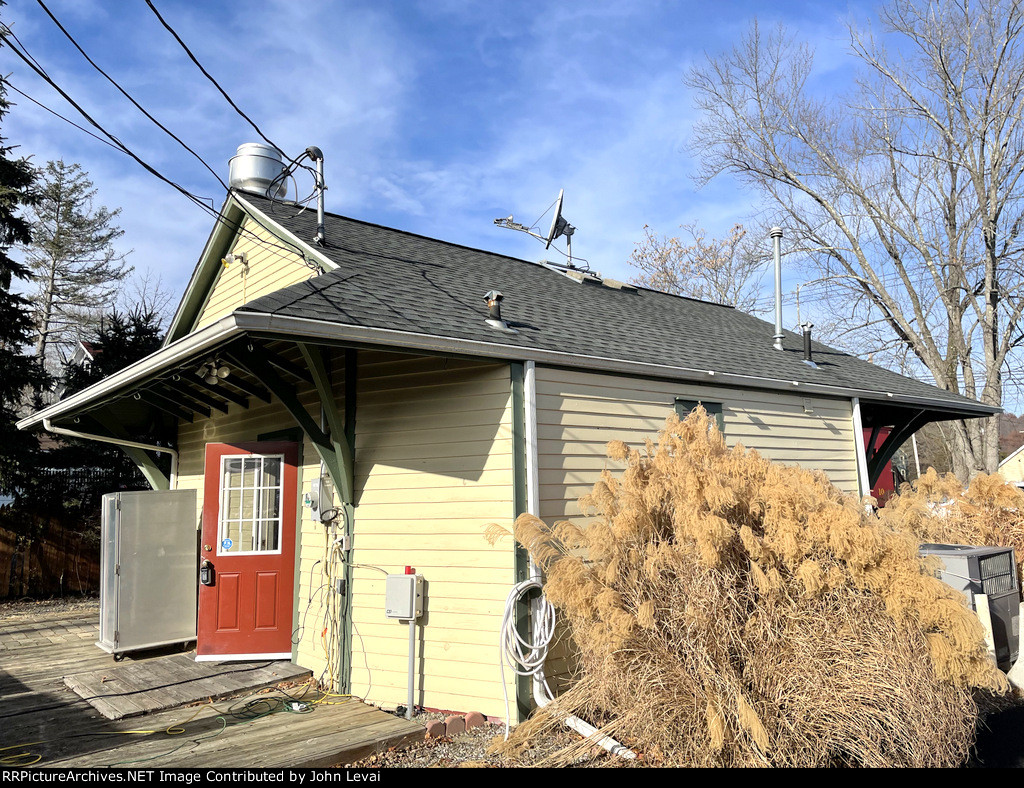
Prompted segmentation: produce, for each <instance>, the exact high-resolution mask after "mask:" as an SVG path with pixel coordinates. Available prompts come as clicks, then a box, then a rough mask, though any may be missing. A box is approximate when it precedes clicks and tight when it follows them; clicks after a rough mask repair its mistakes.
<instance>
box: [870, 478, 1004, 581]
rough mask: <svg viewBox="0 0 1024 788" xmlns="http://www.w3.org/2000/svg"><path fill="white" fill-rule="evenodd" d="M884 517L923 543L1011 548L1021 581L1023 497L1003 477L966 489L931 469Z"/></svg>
mask: <svg viewBox="0 0 1024 788" xmlns="http://www.w3.org/2000/svg"><path fill="white" fill-rule="evenodd" d="M880 515H881V517H882V519H883V520H885V521H886V522H887V523H889V525H890V526H891V527H893V528H896V529H899V530H905V531H910V532H911V533H913V534H914V535H915V536H916V537H917V538H918V539H920V540H921V541H922V542H938V543H947V544H971V545H998V546H1000V547H1012V548H1013V549H1014V552H1015V556H1016V560H1017V578H1018V580H1019V579H1020V577H1021V569H1022V568H1024V492H1021V490H1019V489H1017V488H1016V487H1014V486H1013V485H1011V484H1007V483H1006V481H1005V480H1004V479H1003V477H1002V476H1000V475H999V474H992V475H991V476H987V475H984V474H982V475H979V476H975V477H974V478H973V479H972V480H971V483H970V485H969V486H968V487H967V488H966V489H965V488H964V486H963V484H961V483H960V482H959V481H958V480H957V478H956V477H955V476H953V474H946V475H945V476H939V475H938V474H937V473H936V472H935V469H934V468H929V469H928V471H927V472H926V473H925V474H924V475H923V476H921V478H920V479H918V480H916V481H915V482H914V483H913V484H904V485H903V486H902V487H901V488H900V494H899V495H898V496H896V497H894V498H893V499H892V500H890V501H889V502H888V503H887V504H886V506H885V508H884V509H882V511H881V512H880Z"/></svg>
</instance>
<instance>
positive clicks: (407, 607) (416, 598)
mask: <svg viewBox="0 0 1024 788" xmlns="http://www.w3.org/2000/svg"><path fill="white" fill-rule="evenodd" d="M384 613H385V615H387V617H388V618H400V619H403V620H405V621H412V620H414V619H417V618H419V617H420V616H422V615H423V575H388V577H387V580H386V581H385V583H384Z"/></svg>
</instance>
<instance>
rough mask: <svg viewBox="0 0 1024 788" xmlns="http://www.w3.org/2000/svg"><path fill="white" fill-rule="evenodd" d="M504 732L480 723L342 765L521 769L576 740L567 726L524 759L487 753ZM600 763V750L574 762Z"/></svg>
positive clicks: (603, 758)
mask: <svg viewBox="0 0 1024 788" xmlns="http://www.w3.org/2000/svg"><path fill="white" fill-rule="evenodd" d="M444 718H445V715H444V714H439V713H424V714H419V715H417V717H416V719H417V720H419V721H420V722H423V723H424V724H425V723H427V722H428V721H430V720H443V719H444ZM504 735H505V726H504V725H490V724H488V725H481V726H480V727H478V728H474V729H473V730H470V731H466V732H465V733H463V734H461V735H459V736H455V737H453V738H447V737H445V738H440V739H426V740H425V741H422V742H417V743H415V744H412V745H409V746H407V747H403V748H401V749H390V750H387V751H386V752H381V753H377V754H375V755H371V756H370V757H368V758H364V759H362V760H360V761H356V762H354V763H346V764H341V765H343V766H348V767H360V768H370V769H378V768H380V769H422V768H453V767H454V768H461V769H466V768H470V769H472V768H478V769H502V768H520V767H526V766H533V765H536V764H537V763H538V761H542V760H543V759H544V757H545V756H546V755H548V754H549V753H552V752H555V751H556V750H558V749H560V748H562V747H564V746H566V745H567V744H569V743H570V742H572V741H573V740H574V739H575V740H578V739H579V737H578V736H575V734H573V733H572V732H571V731H569V730H568V729H566V730H565V732H564V733H560V734H557V735H554V736H549V737H548V738H547V739H546V740H545V741H544V743H543V746H542V747H540V748H538V749H535V750H532V751H531V752H529V753H528V754H527V755H526V756H524V757H523V758H521V759H516V760H511V759H507V758H502V757H499V756H497V755H492V754H490V753H488V752H487V749H488V747H489V746H490V744H491V743H492V742H493V741H495V740H497V739H501V738H502V737H503V736H504ZM619 763H620V764H621V763H622V762H621V761H620V762H619ZM602 765H613V764H611V763H609V762H608V756H607V754H606V753H605V752H604V751H603V750H600V749H598V750H597V752H596V753H594V754H593V757H591V758H588V759H587V760H585V761H583V762H581V763H578V764H577V766H581V767H583V766H602Z"/></svg>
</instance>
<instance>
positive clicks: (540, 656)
mask: <svg viewBox="0 0 1024 788" xmlns="http://www.w3.org/2000/svg"><path fill="white" fill-rule="evenodd" d="M535 589H536V590H543V586H542V585H541V582H540V579H539V578H536V577H531V578H529V579H528V580H524V581H522V582H521V583H516V585H514V586H513V587H512V590H511V591H509V592H508V597H506V599H505V612H504V614H503V615H502V618H501V691H502V694H503V695H504V696H505V741H508V734H509V730H510V729H511V725H512V723H511V720H512V711H511V709H510V708H509V703H508V684H507V683H506V681H505V665H508V666H509V667H510V668H511V669H512V671H513V672H514V673H515V674H516V675H517V676H530V677H531V678H532V679H533V688H534V690H533V694H534V701H536V703H537V706H538V707H540V708H542V707H544V706H547V705H548V704H549V703H550V702H551V699H552V697H553V693H552V692H551V688H550V687H549V686H548V682H547V678H545V676H544V663H545V662H546V661H547V658H548V648H549V647H550V646H551V640H552V639H553V638H554V636H555V609H554V607H552V606H551V603H550V602H548V600H547V599H546V598H545V597H544V596H541V597H540V599H538V600H536V601H535V603H534V607H533V615H534V627H533V630H534V638H535V639H534V640H526V639H525V638H523V637H522V636H521V635H520V634H519V630H517V629H516V605H517V604H518V603H519V600H520V599H521V598H522V597H523V596H524V595H525V594H527V593H529V592H530V591H533V590H535ZM564 722H565V724H566V725H567V726H568V727H570V728H572V729H573V730H574V731H576V732H577V733H579V734H580V735H581V736H584V737H586V738H588V739H590V740H591V741H593V742H594V744H597V745H599V746H601V747H603V748H604V749H606V750H608V752H610V753H612V754H614V755H619V756H621V757H623V758H626V759H627V760H632V759H633V758H636V753H635V752H633V751H632V750H630V749H629V748H628V747H624V746H623V745H621V744H619V742H617V741H616V740H615V739H613V738H612V737H611V736H607V735H605V734H603V733H601V732H600V731H599V730H597V728H595V727H594V726H593V725H591V724H590V723H589V722H584V721H583V720H581V719H580V718H579V717H574V716H570V717H566V718H565V720H564Z"/></svg>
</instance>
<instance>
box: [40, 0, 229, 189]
mask: <svg viewBox="0 0 1024 788" xmlns="http://www.w3.org/2000/svg"><path fill="white" fill-rule="evenodd" d="M36 3H38V4H39V7H40V8H42V9H43V11H45V12H46V15H47V16H48V17H50V19H51V20H52V21H53V23H54V24H55V25H56V26H57V28H58V29H59V30H60V32H61V33H63V34H64V36H65V38H67V40H68V41H70V42H71V43H72V45H73V46H74V47H75V49H77V50H78V51H79V53H80V54H81V55H82V57H84V58H85V59H86V61H87V62H88V63H89V65H90V66H92V67H93V68H94V69H96V71H98V72H99V73H100V74H101V75H102V76H103V77H104V78H105V79H106V80H107V81H108V82H109V83H110V84H111V85H113V86H114V87H115V88H117V90H118V91H119V92H120V93H121V95H122V96H124V97H125V98H126V99H128V100H129V101H130V102H131V103H132V105H133V106H134V107H135V108H136V109H137V110H139V112H141V113H142V114H143V115H145V116H146V117H147V118H148V119H149V120H151V121H152V122H153V123H154V124H156V126H157V128H159V129H160V130H161V131H162V132H164V133H165V134H167V135H168V136H169V137H170V138H171V139H173V140H174V141H175V142H177V143H178V144H179V145H181V147H183V148H184V149H185V150H187V151H188V152H189V153H191V154H192V155H193V156H194V157H195V158H196V159H197V160H198V161H199V163H200V164H202V165H203V166H204V167H206V169H207V170H209V171H210V174H211V175H213V177H214V178H216V179H217V181H218V182H219V183H220V185H221V186H223V187H224V190H225V191H227V190H228V185H227V184H226V183H225V182H224V180H223V178H221V177H220V175H218V174H217V172H216V170H214V169H213V167H211V166H210V165H209V163H207V161H206V159H204V158H203V157H202V156H200V155H199V154H198V153H196V152H195V151H194V150H193V149H192V148H190V147H189V146H188V145H187V144H186V143H185V142H184V140H182V139H181V138H180V137H179V136H178V135H176V134H175V133H174V132H173V131H171V130H170V129H169V128H167V127H166V126H165V125H164V124H163V123H161V122H160V121H159V120H157V119H156V118H155V117H153V115H151V114H150V113H149V112H148V111H147V110H146V108H145V107H143V106H142V105H141V104H140V103H139V102H138V101H136V100H135V99H134V98H133V97H132V95H131V94H130V93H129V92H128V91H127V90H125V89H124V88H123V87H121V85H120V84H118V82H117V81H116V80H115V79H114V78H113V77H111V76H110V75H109V74H108V73H107V72H106V71H104V70H103V69H102V68H100V67H99V66H98V65H97V64H96V62H95V61H94V60H93V59H92V58H91V57H89V55H88V53H86V51H85V50H84V49H82V47H81V45H80V44H79V43H78V42H77V41H76V40H75V38H74V36H72V35H71V33H69V32H68V31H67V28H65V27H64V25H62V24H61V23H60V20H58V19H57V17H55V16H54V15H53V12H52V11H50V9H49V8H47V7H46V3H44V2H43V0H36Z"/></svg>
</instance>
